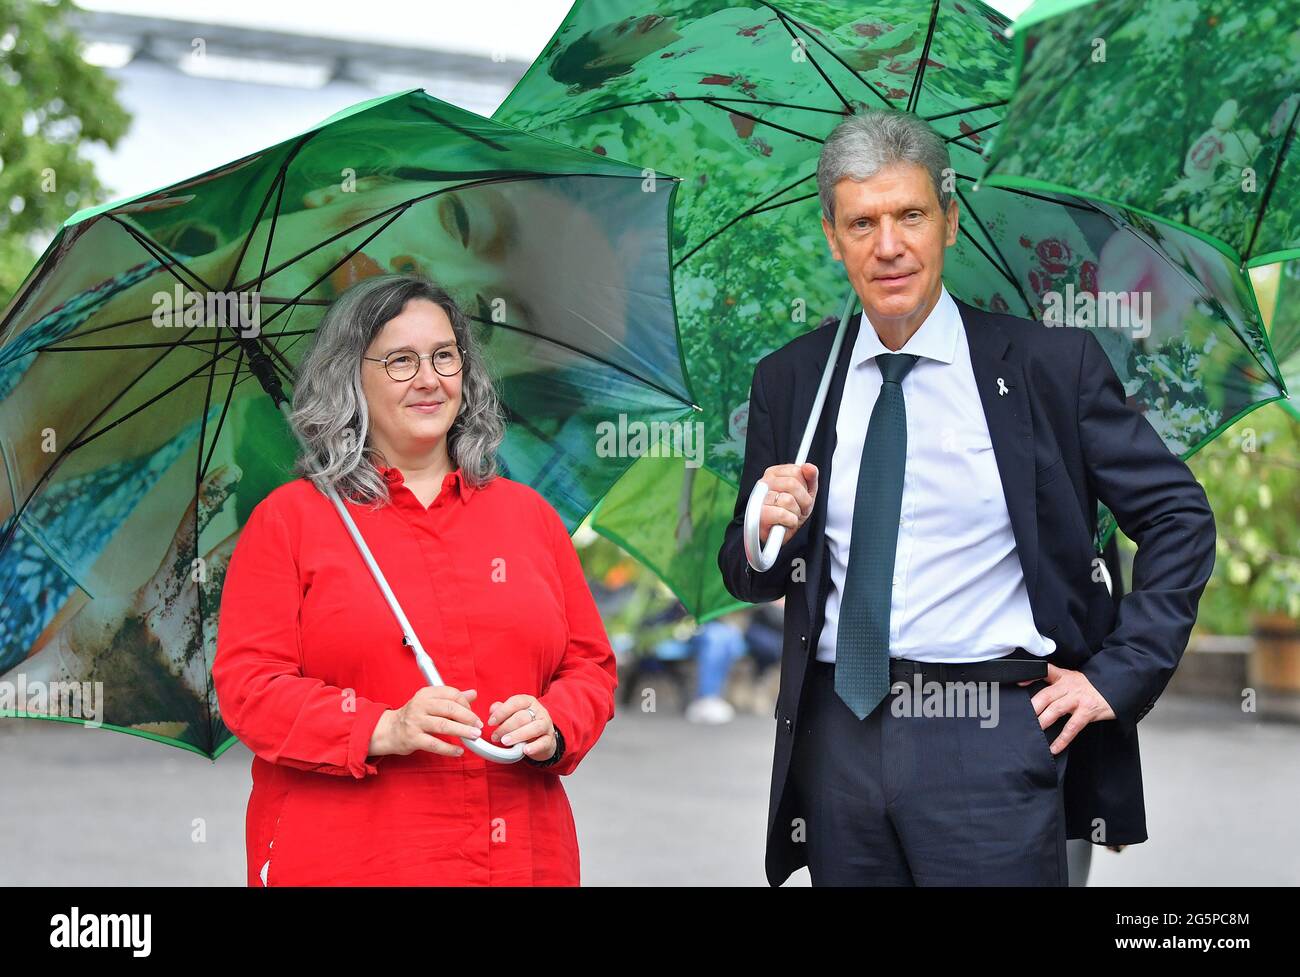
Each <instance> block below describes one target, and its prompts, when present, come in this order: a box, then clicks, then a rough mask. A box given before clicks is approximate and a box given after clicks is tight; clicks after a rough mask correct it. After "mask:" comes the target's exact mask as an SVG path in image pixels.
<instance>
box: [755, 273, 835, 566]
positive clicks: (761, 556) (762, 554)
mask: <svg viewBox="0 0 1300 977" xmlns="http://www.w3.org/2000/svg"><path fill="white" fill-rule="evenodd" d="M857 298H858V297H857V294H856V293H855V292H854V291H853V289H852V288H850V289H849V292H848V294H847V295H846V296H845V297H844V311H843V312H841V313H840V327H839V329H838V330H837V331H836V333H835V341H834V342H833V343H831V353H830V357H829V358H828V359H827V360H826V368H825V369H824V370H823V371H822V379H821V383H819V384H818V385H817V396H816V398H815V399H814V400H813V405H812V412H811V413H810V415H809V417H808V424H807V426H806V427H805V428H804V431H803V438H802V440H800V442H799V453H798V455H797V456H796V457H795V460H794V463H795V464H796V465H802V464H803V463H804V462H805V461H807V460H808V452H809V450H810V449H811V448H812V440H813V435H814V434H816V433H817V425H818V423H819V422H820V421H821V416H822V408H823V407H824V406H825V404H826V393H827V391H828V390H830V387H831V375H832V374H833V373H834V372H835V363H836V361H838V360H839V358H840V347H841V346H843V345H844V334H845V333H846V332H848V325H849V316H850V315H851V314H852V312H853V307H854V305H855V304H856V303H857ZM769 491H770V488H769V486H768V484H767V482H764V481H763V480H762V479H760V480H759V481H758V482H756V483H755V485H754V489H753V491H751V492H750V493H749V502H748V504H747V505H746V506H745V535H744V539H745V559H746V560H748V561H749V565H750V566H751V567H753V568H754V569H755V570H757V571H758V572H759V573H764V572H766V571H768V570H770V569H772V567H773V566H774V565H775V563H776V555H777V553H779V552H780V551H781V545H782V544H783V543H784V542H785V529H786V527H785V526H773V527H772V528H771V530H770V531H769V532H768V534H767V543H766V544H764V543H762V542H761V536H760V528H761V527H760V523H759V520H760V518H761V517H762V515H763V505H764V503H765V502H766V500H767V493H768V492H769Z"/></svg>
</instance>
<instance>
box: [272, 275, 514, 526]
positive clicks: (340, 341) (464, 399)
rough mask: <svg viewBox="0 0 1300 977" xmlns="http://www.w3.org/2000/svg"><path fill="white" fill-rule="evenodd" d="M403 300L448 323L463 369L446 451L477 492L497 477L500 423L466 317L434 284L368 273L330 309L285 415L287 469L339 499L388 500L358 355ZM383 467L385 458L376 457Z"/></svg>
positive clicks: (491, 387) (413, 277)
mask: <svg viewBox="0 0 1300 977" xmlns="http://www.w3.org/2000/svg"><path fill="white" fill-rule="evenodd" d="M411 299H428V300H429V301H431V302H434V303H436V304H437V305H439V306H440V307H441V308H442V310H443V311H444V312H446V313H447V318H448V319H450V320H451V328H452V331H453V332H454V333H455V335H456V343H457V344H458V345H459V346H460V348H461V350H462V355H463V361H464V366H463V367H462V369H461V374H460V375H461V378H462V379H461V406H460V413H458V414H457V415H456V419H455V420H454V421H453V422H452V425H451V428H450V430H449V431H448V432H447V453H448V455H449V456H450V458H451V462H452V464H453V465H454V466H459V467H460V468H461V470H462V472H463V474H464V476H465V479H466V481H468V482H469V484H471V485H473V486H474V487H476V488H478V487H480V486H482V485H484V484H486V483H487V482H489V481H491V480H492V479H493V478H494V477H496V475H497V459H496V452H497V449H498V448H499V447H500V445H501V442H502V440H503V439H504V438H505V421H504V417H503V414H502V410H501V404H500V401H499V400H498V397H497V392H496V388H495V386H494V385H493V383H492V378H491V377H490V376H489V375H488V371H487V368H486V366H485V365H484V363H483V361H482V360H481V359H480V358H479V355H478V351H477V348H476V346H475V344H474V338H473V335H472V333H471V330H470V320H469V318H468V317H467V316H466V315H465V313H464V312H463V311H461V308H460V306H459V305H457V304H456V302H455V300H454V299H453V298H452V297H451V296H450V295H449V294H448V293H447V292H446V291H445V290H443V289H442V288H441V287H439V286H438V285H435V284H434V283H433V282H431V281H429V280H428V279H427V278H423V277H421V276H419V275H375V276H373V277H370V278H365V279H362V280H361V281H359V282H357V283H356V284H355V285H352V286H351V287H350V288H348V289H346V290H345V291H344V292H343V293H342V294H340V295H339V296H338V297H337V298H336V299H335V300H334V302H333V303H332V304H331V305H330V307H329V310H328V311H327V312H326V313H325V316H324V318H322V320H321V323H320V325H319V326H318V327H317V329H316V333H315V336H314V337H313V340H312V346H311V349H310V350H309V351H308V352H307V354H306V355H305V356H304V357H303V359H302V363H301V364H300V365H299V367H298V371H297V382H296V383H295V385H294V390H293V410H292V412H291V414H290V417H289V423H290V424H291V425H292V427H293V429H294V431H295V433H297V435H298V439H299V441H300V442H301V443H302V445H303V451H302V452H301V453H300V454H299V456H298V459H297V461H296V463H295V466H294V471H295V473H296V474H298V475H300V476H304V477H307V478H311V479H314V480H318V481H319V480H323V481H325V482H327V483H328V484H329V485H331V486H332V487H333V488H334V490H335V491H336V492H337V493H338V494H339V495H340V497H342V498H345V499H348V500H349V501H352V502H356V503H357V504H368V505H370V507H371V508H372V509H375V508H379V507H380V505H386V504H388V503H390V502H391V501H392V498H391V496H390V495H389V493H388V483H387V481H386V480H385V479H384V477H383V476H382V475H381V474H380V473H379V470H378V468H377V467H376V462H375V461H374V456H378V457H379V458H380V459H383V452H382V451H380V450H379V449H378V448H375V447H374V446H373V445H371V444H370V443H369V441H370V438H369V434H370V412H369V409H368V407H367V404H366V397H365V393H364V392H363V390H362V387H361V365H362V359H361V357H362V356H364V355H365V352H366V350H367V349H368V348H369V347H370V344H371V342H373V341H374V338H375V336H377V335H378V334H379V331H380V330H381V329H383V327H384V326H385V325H386V324H387V323H388V322H389V320H391V319H393V318H395V317H396V316H398V315H400V314H401V313H402V310H403V309H404V308H406V303H407V302H409V301H410V300H411ZM383 463H384V464H387V460H386V459H384V460H383Z"/></svg>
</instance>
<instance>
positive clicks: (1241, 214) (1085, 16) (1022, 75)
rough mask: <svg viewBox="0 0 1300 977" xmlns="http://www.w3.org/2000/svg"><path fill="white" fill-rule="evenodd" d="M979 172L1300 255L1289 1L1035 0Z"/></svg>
mask: <svg viewBox="0 0 1300 977" xmlns="http://www.w3.org/2000/svg"><path fill="white" fill-rule="evenodd" d="M1015 39H1016V49H1017V54H1018V64H1017V83H1016V87H1015V96H1014V98H1013V99H1012V101H1011V104H1010V106H1008V108H1007V110H1006V121H1005V122H1004V124H1003V125H1002V127H1001V130H1000V131H999V133H998V138H997V145H996V146H995V147H994V148H993V149H992V151H991V153H990V154H989V168H988V173H987V175H986V178H985V179H986V182H987V183H989V184H990V185H996V186H1006V187H1022V188H1029V189H1055V190H1063V191H1067V192H1070V193H1076V194H1080V195H1082V196H1086V197H1089V198H1091V199H1098V200H1110V201H1113V202H1116V203H1121V204H1124V205H1126V206H1129V207H1133V208H1135V209H1138V210H1140V211H1142V212H1144V213H1146V214H1149V215H1151V216H1154V217H1159V218H1162V219H1164V220H1167V221H1171V222H1174V223H1177V224H1181V225H1183V226H1184V227H1187V228H1190V229H1193V230H1194V231H1195V232H1196V233H1197V234H1198V235H1201V236H1202V237H1204V239H1205V240H1207V241H1208V242H1210V243H1211V244H1212V245H1213V246H1214V247H1216V248H1219V249H1220V250H1222V251H1223V253H1224V254H1226V255H1228V256H1229V257H1230V258H1231V259H1232V260H1233V263H1234V264H1238V265H1246V266H1248V267H1250V266H1255V265H1267V264H1273V263H1275V262H1278V261H1282V260H1284V259H1287V258H1296V257H1300V156H1298V155H1297V147H1296V145H1295V141H1296V122H1297V117H1298V116H1300V3H1297V2H1296V0H1039V2H1038V3H1037V4H1035V5H1034V6H1033V7H1032V8H1031V9H1030V10H1028V11H1027V12H1026V13H1025V14H1024V16H1023V17H1021V18H1020V19H1019V20H1018V21H1016V25H1015Z"/></svg>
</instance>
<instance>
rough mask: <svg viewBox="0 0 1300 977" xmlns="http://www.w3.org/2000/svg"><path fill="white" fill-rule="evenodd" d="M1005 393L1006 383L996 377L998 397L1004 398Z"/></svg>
mask: <svg viewBox="0 0 1300 977" xmlns="http://www.w3.org/2000/svg"><path fill="white" fill-rule="evenodd" d="M1007 393H1008V390H1007V385H1006V382H1005V381H1004V380H1003V379H1002V378H1001V377H998V396H999V397H1005V396H1006V395H1007Z"/></svg>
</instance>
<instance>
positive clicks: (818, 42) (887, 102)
mask: <svg viewBox="0 0 1300 977" xmlns="http://www.w3.org/2000/svg"><path fill="white" fill-rule="evenodd" d="M760 2H761V3H762V4H763V6H765V7H767V8H768V9H769V10H771V11H772V12H773V13H775V14H776V15H777V16H778V17H781V18H782V19H783V20H785V19H789V21H790V23H792V24H794V25H795V26H796V27H798V28H799V29H800V30H801V31H803V32H804V33H805V34H807V35H808V36H809V37H810V38H811V39H812V41H813V43H814V44H816V45H817V46H818V47H820V48H821V49H822V50H823V51H825V52H826V53H827V54H829V55H830V56H831V57H832V58H834V59H835V60H836V61H838V62H839V63H840V66H841V67H843V68H844V70H845V71H847V72H849V74H851V75H853V77H854V78H856V79H857V80H858V81H860V82H861V83H862V84H863V85H864V86H865V87H866V88H867V89H868V90H869V91H870V92H871V94H873V95H875V96H876V98H878V99H880V100H881V101H882V102H884V103H885V105H886V106H888V107H889V108H893V107H894V103H893V102H892V101H890V99H889V97H888V96H887V95H885V94H884V93H883V92H881V91H880V90H879V89H878V88H876V86H875V85H873V84H872V83H871V82H869V81H867V79H866V78H864V77H863V76H862V75H861V74H860V73H859V72H858V69H857V68H855V67H853V66H852V65H851V64H849V63H848V62H847V61H845V60H844V59H843V58H841V57H840V56H839V55H838V54H836V53H835V52H834V51H832V50H831V49H830V48H829V47H827V46H826V44H825V42H823V41H822V39H821V38H819V37H818V36H817V35H816V34H814V33H813V32H812V31H811V30H809V29H808V27H806V26H805V25H804V24H802V23H800V22H799V21H797V20H795V19H794V18H792V17H791V18H787V17H786V15H785V14H783V13H782V12H781V11H780V10H777V9H776V7H774V6H773V5H772V4H771V3H768V2H766V0H760ZM786 29H787V30H789V28H786ZM819 70H820V69H819ZM837 94H838V93H837ZM843 100H844V99H843V96H841V97H840V101H843Z"/></svg>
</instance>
